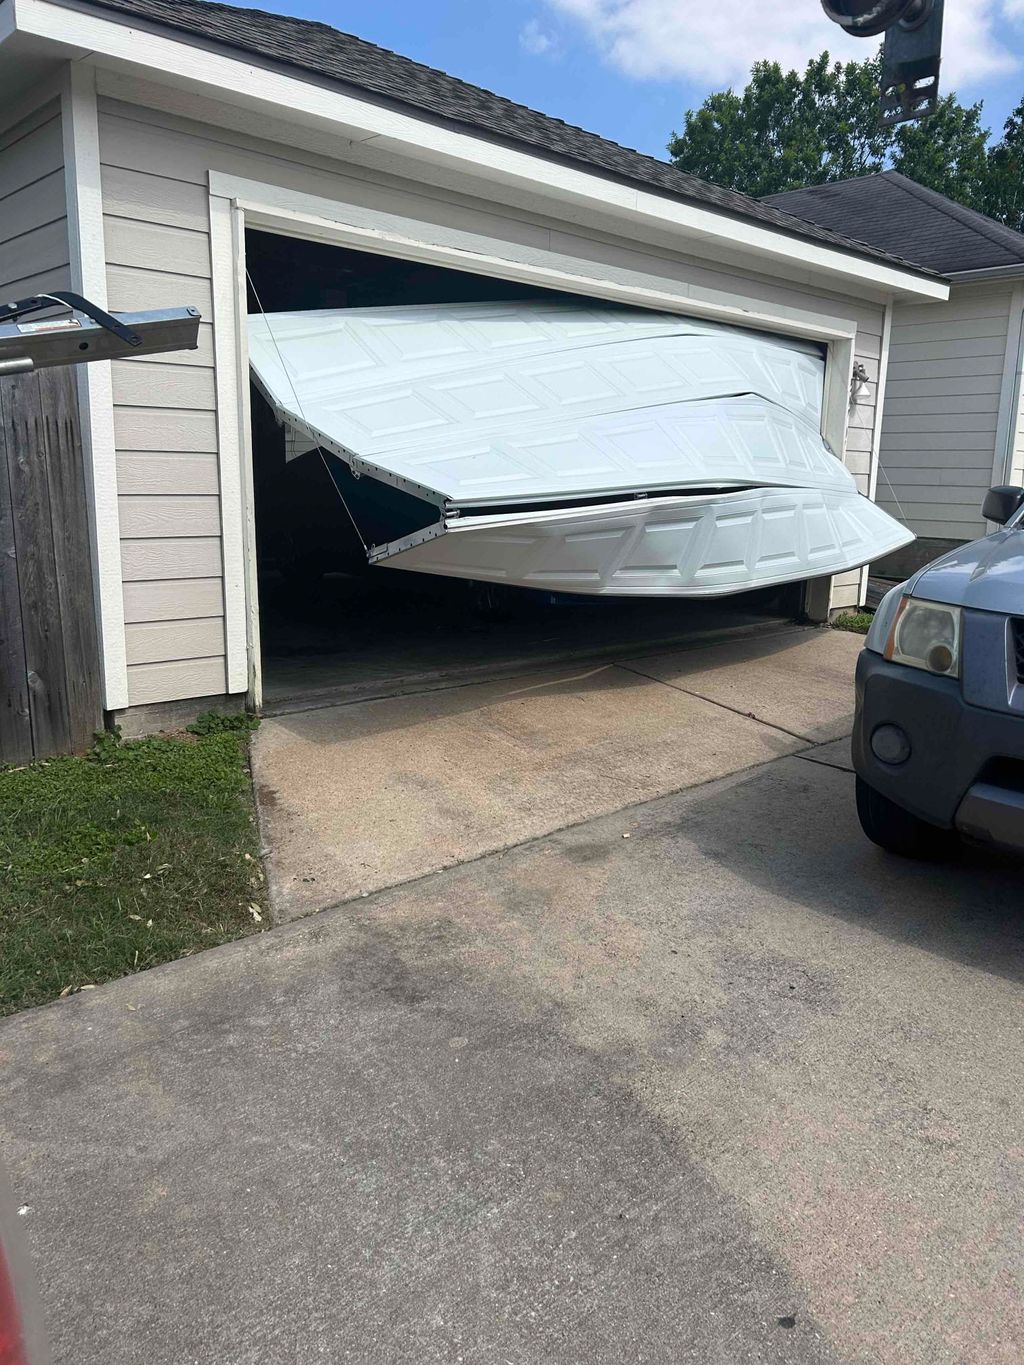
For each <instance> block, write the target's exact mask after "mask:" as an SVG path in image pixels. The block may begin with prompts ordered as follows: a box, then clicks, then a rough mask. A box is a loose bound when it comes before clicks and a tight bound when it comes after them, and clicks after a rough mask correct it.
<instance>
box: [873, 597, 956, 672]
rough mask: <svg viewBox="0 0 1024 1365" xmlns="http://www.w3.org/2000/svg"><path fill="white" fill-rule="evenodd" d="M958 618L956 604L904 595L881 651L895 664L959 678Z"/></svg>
mask: <svg viewBox="0 0 1024 1365" xmlns="http://www.w3.org/2000/svg"><path fill="white" fill-rule="evenodd" d="M961 618H962V612H961V610H960V608H959V607H949V606H947V605H946V604H945V603H944V602H925V601H923V600H922V599H921V598H918V597H904V599H903V601H902V602H901V603H900V606H899V610H898V611H897V613H896V620H895V621H894V622H893V626H892V629H891V630H890V631H889V638H888V639H887V640H886V642H885V649H884V651H883V653H884V654H885V657H886V658H887V659H891V660H892V662H893V663H894V664H909V665H910V667H911V668H923V669H925V670H926V671H927V672H928V673H941V674H942V675H943V676H944V677H947V678H959V676H960V633H961Z"/></svg>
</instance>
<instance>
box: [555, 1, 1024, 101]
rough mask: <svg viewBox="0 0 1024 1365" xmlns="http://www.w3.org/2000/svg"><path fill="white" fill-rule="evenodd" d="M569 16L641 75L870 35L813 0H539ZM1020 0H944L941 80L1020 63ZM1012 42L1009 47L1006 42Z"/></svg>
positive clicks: (718, 65)
mask: <svg viewBox="0 0 1024 1365" xmlns="http://www.w3.org/2000/svg"><path fill="white" fill-rule="evenodd" d="M547 2H548V4H549V5H551V7H552V8H553V9H555V10H557V11H559V12H560V13H561V14H563V15H566V16H568V17H570V18H573V19H575V20H576V21H577V22H578V23H579V24H580V25H581V26H582V28H583V29H584V31H585V32H586V33H587V34H588V35H589V36H590V38H591V39H592V40H593V41H594V42H595V43H596V44H597V46H598V47H599V49H600V50H601V52H602V53H603V55H604V56H605V58H606V59H607V61H608V62H610V63H611V64H612V65H613V66H615V67H618V69H619V70H621V71H623V72H624V73H625V74H626V75H628V76H633V77H635V78H637V79H639V80H645V79H646V80H652V79H662V80H665V79H673V78H681V79H687V80H693V81H699V82H701V83H707V84H709V85H714V86H722V85H730V84H731V85H740V84H743V83H744V82H745V80H746V77H747V73H748V72H749V70H750V67H751V65H752V63H753V62H755V61H758V60H761V59H763V58H767V59H770V60H774V61H778V62H781V63H782V65H783V66H784V67H797V68H800V67H802V66H804V65H805V63H806V62H807V60H808V58H809V57H813V56H816V55H817V54H818V53H819V52H821V51H822V50H823V49H825V48H827V49H828V50H829V52H831V53H832V55H833V56H834V57H836V58H839V59H842V60H847V61H848V60H851V59H855V60H861V59H863V58H864V57H866V56H867V55H868V54H869V53H870V52H873V51H874V42H873V40H871V39H864V38H850V37H848V36H847V35H846V34H844V33H843V32H842V31H841V30H840V29H839V28H837V27H836V25H835V24H833V23H831V22H830V21H829V20H828V19H826V18H825V15H824V14H823V13H822V10H821V6H820V4H819V3H818V0H786V3H782V4H778V3H776V4H764V3H756V2H755V3H751V0H547ZM1020 17H1024V0H953V3H951V4H948V5H947V6H946V12H945V33H944V35H943V43H942V82H941V84H942V88H943V89H944V90H947V91H948V90H951V89H953V88H954V87H956V86H957V85H964V86H967V87H971V88H972V89H976V88H977V85H978V83H979V82H981V81H983V80H985V79H986V78H987V77H990V76H1000V75H1006V74H1009V73H1012V72H1014V71H1016V70H1019V68H1020V66H1021V64H1022V63H1021V53H1020V46H1021V34H1020V32H1019V30H1017V31H1008V28H1007V24H1008V22H1009V21H1011V20H1014V19H1017V18H1020ZM1014 46H1016V48H1017V51H1016V52H1015V51H1014V50H1013V47H1014Z"/></svg>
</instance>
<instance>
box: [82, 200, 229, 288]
mask: <svg viewBox="0 0 1024 1365" xmlns="http://www.w3.org/2000/svg"><path fill="white" fill-rule="evenodd" d="M103 236H104V241H105V243H106V251H107V264H108V265H123V266H128V267H130V268H137V269H141V270H156V271H162V270H166V269H167V267H168V265H170V264H173V266H174V273H175V274H176V275H192V276H197V277H198V278H199V279H203V280H206V279H209V277H210V237H209V233H208V232H205V231H196V230H192V229H187V228H181V227H165V226H164V225H163V224H161V223H135V222H131V221H130V220H129V219H127V218H115V217H112V216H110V215H107V216H106V217H105V218H104V223H103Z"/></svg>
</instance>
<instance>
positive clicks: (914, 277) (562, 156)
mask: <svg viewBox="0 0 1024 1365" xmlns="http://www.w3.org/2000/svg"><path fill="white" fill-rule="evenodd" d="M50 8H52V9H54V10H59V11H61V12H63V13H65V14H66V13H68V12H73V13H75V14H77V15H79V16H82V18H83V19H92V20H94V21H96V22H97V23H100V24H104V25H110V26H111V27H112V28H116V29H127V28H129V27H131V28H133V29H135V31H136V32H137V33H138V32H141V33H145V34H147V35H149V36H150V37H152V38H154V39H156V38H160V39H163V40H165V41H169V42H172V43H173V42H181V43H183V44H184V45H186V46H189V47H192V48H194V49H198V50H199V51H203V52H206V53H208V54H210V57H211V59H212V58H214V57H216V56H220V57H221V58H222V59H223V60H226V61H231V62H235V63H242V62H245V63H248V64H250V65H251V64H252V63H253V62H254V61H255V62H257V63H259V64H260V65H261V66H262V67H263V69H265V70H267V71H273V72H275V73H277V74H278V75H279V76H281V77H283V78H285V79H290V80H294V81H296V82H297V83H298V84H301V85H305V86H308V87H309V88H310V89H312V90H325V91H332V90H334V91H337V92H338V93H339V94H342V95H346V96H347V97H348V98H350V99H354V100H356V101H358V103H360V104H361V105H363V106H365V107H366V108H368V109H373V108H377V109H381V110H387V111H391V112H396V111H397V112H399V113H401V114H402V115H403V116H404V117H406V118H408V119H409V120H411V121H412V123H418V124H421V125H423V126H425V127H434V128H437V129H439V130H445V131H448V132H451V133H454V134H455V135H461V136H465V137H470V138H472V139H474V140H476V141H478V142H480V143H484V144H487V143H489V144H491V145H494V146H496V147H500V146H505V147H508V148H510V149H513V150H515V151H516V152H518V153H519V154H520V155H522V156H524V157H528V158H534V159H536V160H537V161H540V162H544V163H546V164H548V165H551V166H553V167H558V166H561V167H563V168H568V169H572V170H575V171H577V172H578V173H580V174H583V175H585V176H587V177H590V178H593V179H594V180H596V181H601V182H604V183H610V184H618V185H620V186H622V187H625V188H629V189H631V190H636V189H640V190H641V191H642V192H643V193H645V194H648V195H650V196H651V197H652V198H657V199H659V200H663V201H665V202H666V203H667V204H674V205H678V206H680V208H683V207H685V208H688V209H689V210H690V211H691V213H694V214H699V215H706V216H707V219H713V220H718V221H720V222H722V223H731V224H744V225H745V226H746V227H747V228H748V230H749V231H750V232H751V233H758V234H764V235H765V236H766V237H769V238H770V237H773V236H774V237H776V238H777V239H780V240H782V241H792V242H793V243H795V244H797V243H798V244H801V245H803V246H804V247H805V248H806V249H807V250H809V251H811V252H818V253H827V255H829V256H833V255H834V256H835V257H836V258H837V259H838V260H841V259H843V258H847V259H849V260H851V261H853V262H863V264H864V265H866V266H869V267H873V268H874V270H876V271H878V272H879V277H878V278H877V279H876V280H875V281H873V282H872V283H873V284H874V286H875V287H876V288H878V289H879V290H880V291H881V292H895V293H899V292H902V291H903V290H906V291H907V292H909V293H918V294H920V293H926V294H928V295H929V296H930V297H933V298H940V297H943V295H940V294H939V293H938V290H939V289H940V288H941V287H942V286H944V285H946V283H947V282H946V280H945V277H944V276H942V275H939V274H937V273H936V272H935V271H933V270H929V269H928V268H926V267H923V266H919V265H917V264H915V263H912V262H909V261H905V260H902V259H900V258H899V257H896V256H893V255H891V254H890V253H887V252H885V251H883V250H880V249H878V248H873V247H871V246H870V245H869V244H861V243H858V242H856V241H854V240H853V239H849V238H844V237H843V236H842V235H841V234H839V233H836V232H833V231H831V230H829V229H820V228H819V229H818V230H817V231H815V232H808V231H807V230H806V229H807V228H808V226H810V225H809V224H808V223H807V222H806V220H803V219H801V218H800V217H799V216H797V215H792V214H785V215H783V216H784V217H786V218H788V219H790V220H791V223H792V226H790V224H789V223H779V222H777V221H772V220H770V219H769V220H765V219H763V218H761V217H759V216H758V215H756V214H751V215H746V214H742V213H739V212H736V211H735V210H732V211H731V210H730V207H729V206H728V205H723V204H721V203H716V202H713V201H710V200H705V199H702V198H700V197H698V196H696V195H694V196H691V195H687V194H686V193H685V191H684V190H681V189H680V190H676V189H673V188H671V187H668V186H664V185H659V184H657V183H654V182H651V181H649V180H646V179H645V178H644V177H643V176H639V175H631V174H629V173H628V172H622V171H618V170H615V169H609V168H608V167H606V166H603V165H601V164H600V163H597V162H593V161H590V160H588V159H586V158H585V157H583V156H574V155H572V154H569V153H561V152H558V151H556V150H554V149H551V148H547V147H545V146H543V145H542V144H538V143H536V142H533V141H531V140H530V139H528V138H521V137H516V136H502V135H500V134H499V133H496V132H494V131H493V130H492V129H489V128H488V127H486V126H481V125H478V124H476V123H474V122H472V121H468V120H462V119H459V118H457V117H450V116H446V115H443V114H436V113H433V112H432V111H429V110H425V109H423V108H421V107H420V106H419V105H417V104H415V103H413V102H409V101H403V100H402V99H401V98H400V97H398V96H394V97H387V96H384V95H382V94H381V93H380V92H378V91H376V90H374V89H372V88H367V87H364V86H363V85H362V84H361V83H359V82H358V81H356V80H347V79H345V78H344V77H340V76H337V75H333V74H331V73H329V72H322V71H318V70H315V69H310V68H309V67H308V66H305V65H303V64H300V63H297V62H290V61H287V60H283V59H280V58H279V57H277V56H276V55H272V54H268V53H266V52H262V51H259V50H254V49H251V48H249V47H246V46H244V45H242V44H240V43H235V42H231V41H226V40H223V39H221V38H219V37H217V36H211V35H209V34H205V33H197V32H196V31H195V30H194V29H193V28H191V27H189V26H187V25H181V24H176V23H174V22H173V21H168V20H166V19H164V18H162V17H161V18H159V19H157V18H153V17H152V16H150V15H146V14H143V13H137V12H134V11H132V10H131V9H129V8H128V7H127V6H122V5H116V4H107V3H105V0H19V3H18V6H17V10H16V14H17V20H16V22H17V25H18V27H19V28H22V29H24V31H26V32H30V33H33V34H36V35H37V36H40V37H45V38H48V39H51V40H54V41H58V42H62V43H63V44H65V46H66V45H68V44H69V42H70V43H73V42H74V38H73V36H72V35H71V34H70V32H65V31H57V30H56V29H55V28H54V25H53V20H52V18H51V20H50V21H49V24H47V23H46V22H43V21H42V16H43V15H44V13H45V11H46V10H47V9H50ZM216 8H219V9H225V8H233V7H230V6H223V5H221V6H217V7H216ZM239 12H240V13H243V14H244V13H246V12H247V11H244V10H241V11H239ZM249 12H250V13H251V11H249ZM33 17H35V18H36V19H37V20H38V22H33ZM267 17H268V18H270V19H287V18H288V16H280V15H268V16H267ZM292 22H296V23H306V22H309V23H311V24H312V25H313V26H314V27H317V28H324V29H327V31H329V32H336V30H332V29H329V28H328V26H326V25H323V24H320V23H317V22H316V21H303V20H292ZM81 36H82V42H81V44H80V46H81V47H82V48H83V49H85V50H86V51H91V50H95V51H97V53H98V54H99V55H100V56H101V57H107V58H114V59H115V60H118V59H120V60H123V61H125V62H126V63H129V64H131V65H134V66H136V67H142V68H148V69H150V70H153V71H155V72H159V74H160V76H161V77H162V78H163V79H164V80H165V81H168V82H169V83H171V84H174V83H180V82H176V76H177V72H176V70H175V69H174V68H172V67H171V66H170V65H168V64H166V63H159V62H156V61H154V60H152V59H150V60H147V58H146V56H145V53H144V51H143V50H141V49H140V48H139V45H138V44H135V45H133V47H132V48H131V49H130V50H128V49H125V48H124V45H123V44H122V45H121V47H120V49H119V48H118V47H117V44H116V43H115V44H112V45H110V46H109V48H107V49H104V48H103V47H102V45H98V44H97V42H96V41H90V40H89V38H90V36H89V35H86V34H85V33H83V34H82V35H81ZM91 36H92V38H94V39H95V38H97V37H98V35H91ZM340 36H342V37H351V35H340ZM354 41H357V42H359V43H363V42H364V40H362V39H355V40H354ZM369 46H371V47H372V46H373V45H372V44H369ZM379 50H381V51H384V49H379ZM401 60H403V61H407V60H411V59H406V58H402V59H401ZM417 65H421V64H417ZM423 69H425V70H428V71H432V70H433V68H423ZM438 74H440V75H443V74H444V73H438ZM190 78H191V79H192V80H193V81H195V82H197V83H202V82H203V77H201V76H199V75H197V74H196V73H190ZM451 79H453V80H455V79H456V78H451ZM209 84H210V85H211V86H213V85H215V82H214V81H213V80H212V79H211V80H210V82H209ZM459 84H461V85H463V86H465V85H466V84H467V83H466V82H459ZM470 88H471V89H475V88H476V87H470ZM217 89H218V90H219V91H221V92H223V94H222V98H227V94H228V87H227V86H225V85H223V84H221V85H219V86H218V87H217ZM235 93H238V92H235ZM245 95H246V98H248V99H252V98H253V92H252V89H251V86H247V87H246V89H245ZM497 98H501V99H504V97H497ZM266 101H267V103H268V104H269V105H273V106H274V107H276V108H280V109H283V110H287V109H289V108H292V107H294V106H292V105H290V104H289V103H288V102H287V101H286V100H284V99H278V98H276V97H275V96H273V95H269V96H267V97H266ZM229 102H230V101H229ZM236 102H238V101H236ZM508 103H510V104H511V103H512V102H511V101H508ZM516 107H518V108H525V106H516ZM528 112H530V113H531V114H532V113H534V112H535V111H528ZM537 117H540V118H544V119H546V118H547V117H548V116H546V115H537ZM551 121H552V122H558V121H557V120H551ZM368 136H370V137H373V136H379V133H378V132H374V133H372V134H368ZM587 136H588V137H591V138H594V139H595V141H597V142H599V143H602V144H604V145H607V146H610V147H616V146H617V144H614V143H609V142H608V141H607V140H606V139H601V138H599V137H598V135H597V134H587ZM634 155H636V156H638V157H639V156H641V155H642V154H640V153H635V154H634ZM644 159H645V160H648V161H650V162H651V163H652V165H654V166H664V167H665V168H667V169H671V166H670V163H667V162H666V163H661V162H658V161H657V160H656V159H655V158H651V157H645V158H644ZM709 188H711V189H718V187H713V186H709ZM722 193H729V192H728V191H722ZM751 202H752V203H753V204H755V205H756V204H757V203H758V201H757V200H752V201H751ZM673 226H675V227H677V228H678V229H679V230H680V231H681V232H685V228H684V226H683V224H681V223H676V224H674V225H673ZM815 226H817V225H815ZM704 231H705V235H707V236H708V237H711V236H712V235H713V234H712V233H711V232H710V230H709V229H707V228H705V229H704ZM691 232H692V233H694V234H696V235H699V234H698V233H697V230H696V229H694V228H691ZM731 240H732V241H733V246H734V249H737V250H740V251H743V250H751V251H753V250H754V249H755V246H754V245H753V244H752V243H746V244H745V243H742V242H740V241H738V240H735V239H731ZM762 249H767V248H762ZM768 254H769V255H770V254H771V253H770V251H769V253H768ZM777 254H778V255H779V257H780V258H781V257H784V256H786V255H788V254H789V253H787V252H784V251H782V250H781V249H780V250H779V251H778V253H777ZM806 268H808V269H815V270H819V271H821V272H822V273H826V274H827V273H834V274H840V275H846V276H847V278H848V279H849V277H850V276H851V275H853V273H854V272H853V271H852V270H851V269H847V270H845V271H844V270H842V269H841V268H839V267H838V266H837V265H834V264H832V263H831V262H829V261H828V260H823V259H819V260H818V261H817V262H812V261H808V262H806ZM882 272H884V273H885V275H889V276H896V277H900V278H902V279H903V280H906V281H907V283H906V284H901V283H900V282H899V279H897V280H893V279H891V278H889V279H886V278H884V277H883V276H882ZM910 281H914V282H915V284H914V285H911V283H910ZM918 283H919V284H920V285H922V286H923V285H931V286H933V289H925V288H920V287H917V286H918Z"/></svg>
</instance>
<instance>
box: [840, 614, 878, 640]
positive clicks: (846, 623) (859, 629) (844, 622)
mask: <svg viewBox="0 0 1024 1365" xmlns="http://www.w3.org/2000/svg"><path fill="white" fill-rule="evenodd" d="M873 620H874V617H873V616H872V615H871V613H870V612H869V611H844V612H843V613H842V615H841V616H837V617H836V619H835V620H834V621H833V622H832V629H833V630H849V631H852V632H853V634H854V635H867V633H868V630H869V628H870V626H871V622H872V621H873Z"/></svg>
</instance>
